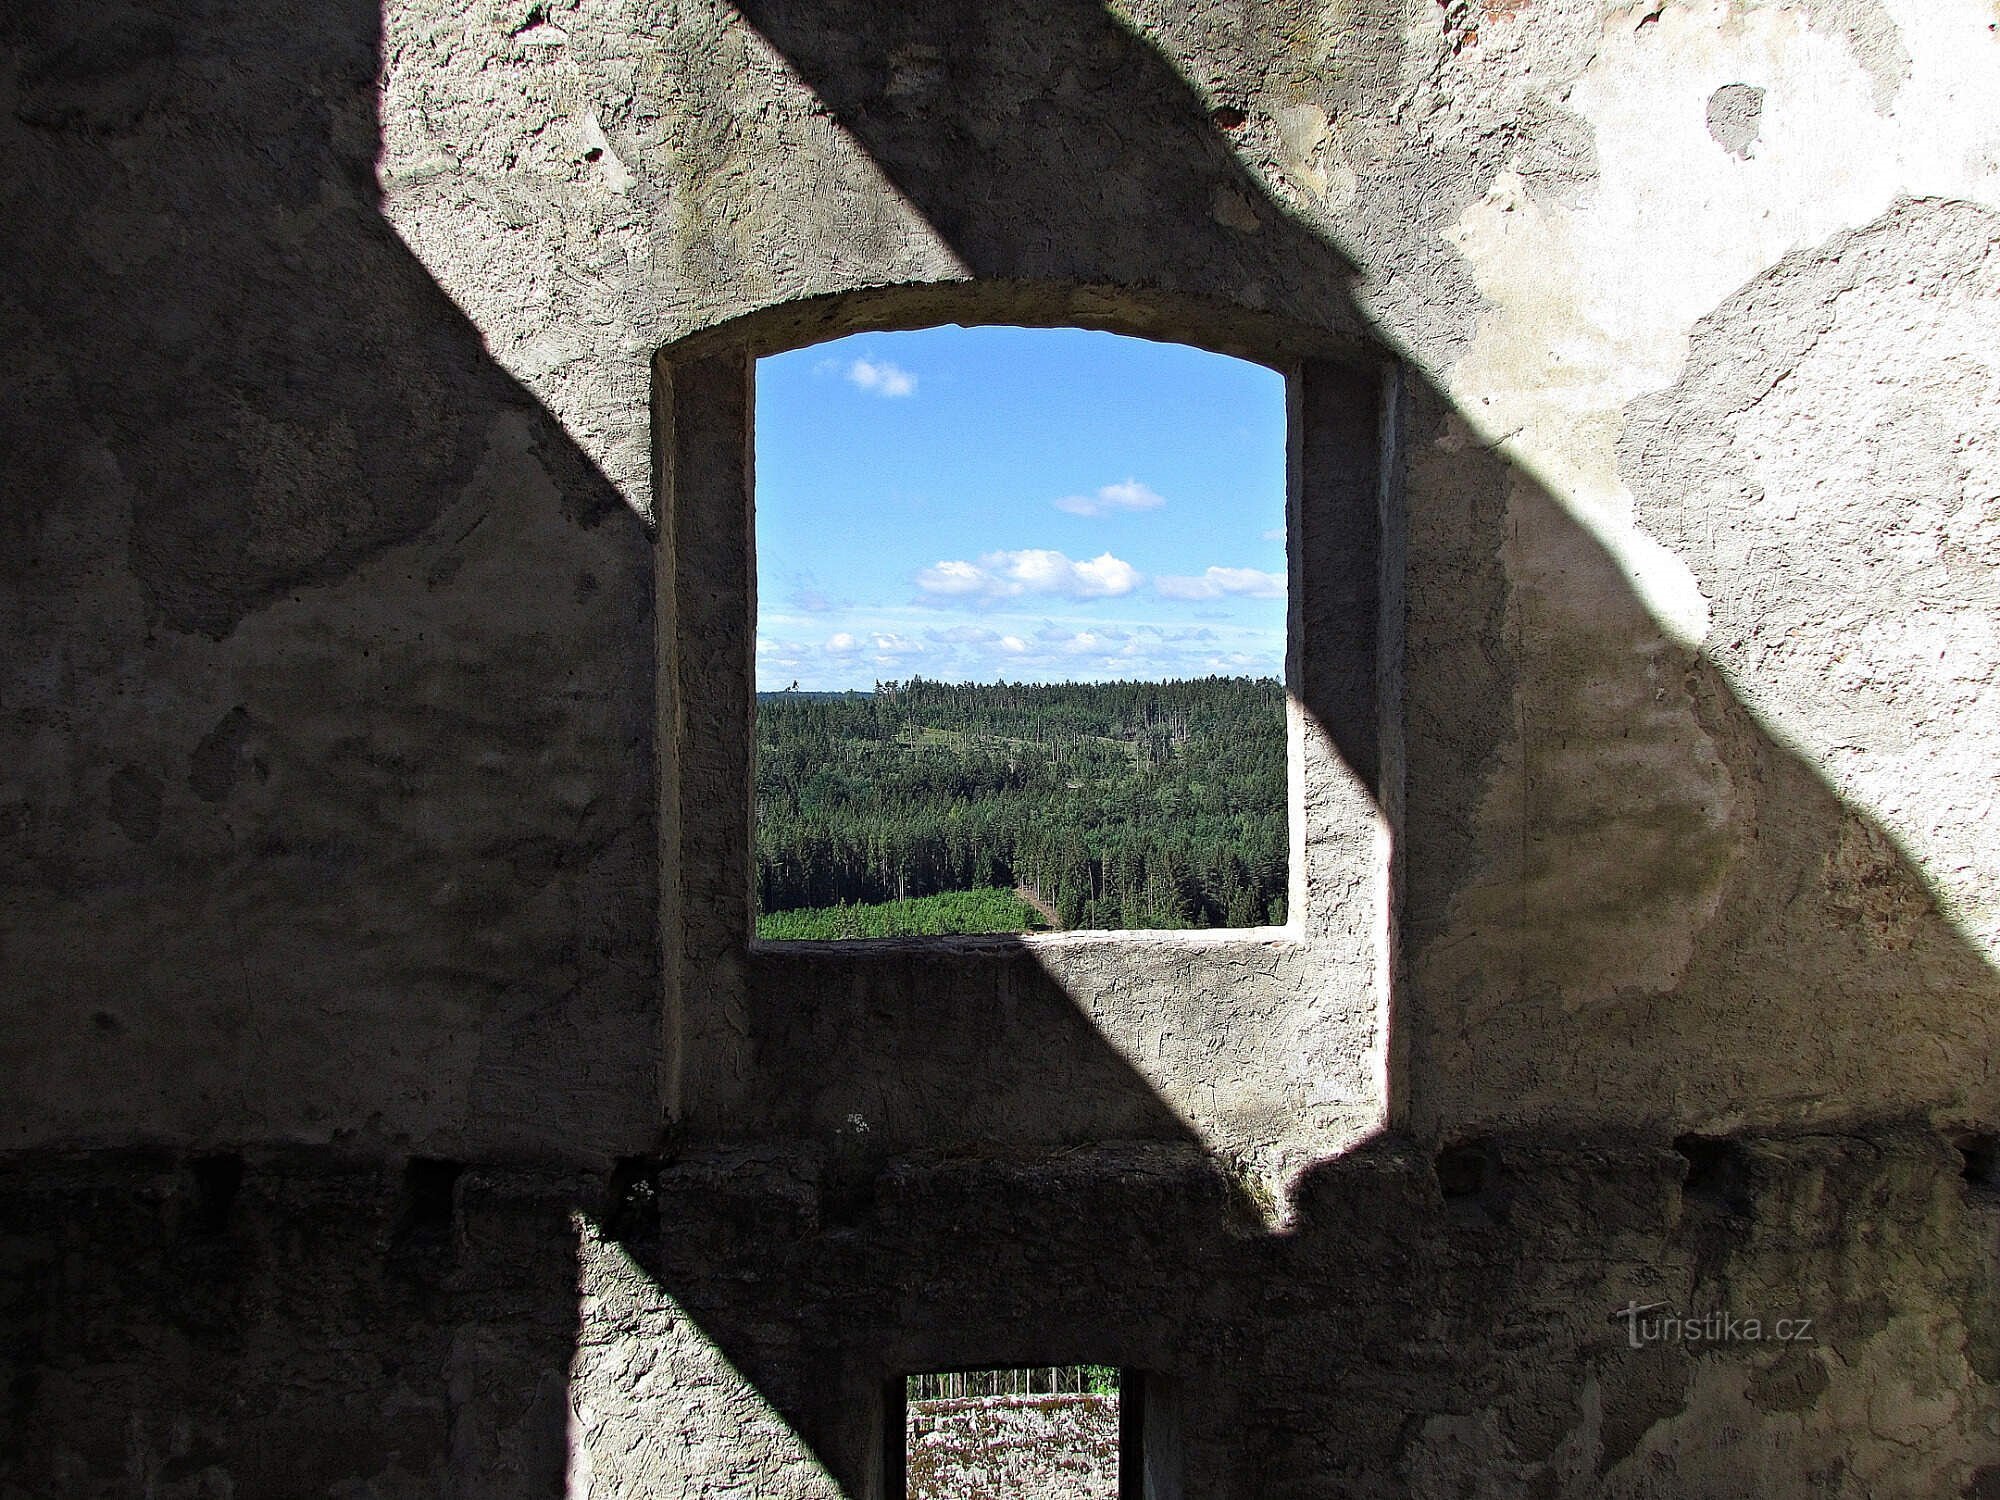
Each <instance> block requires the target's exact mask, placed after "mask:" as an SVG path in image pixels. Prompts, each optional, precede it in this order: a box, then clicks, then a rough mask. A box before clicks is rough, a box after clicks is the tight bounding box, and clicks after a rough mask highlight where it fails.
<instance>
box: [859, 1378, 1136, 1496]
mask: <svg viewBox="0 0 2000 1500" xmlns="http://www.w3.org/2000/svg"><path fill="white" fill-rule="evenodd" d="M1136 1384H1137V1382H1136V1376H1135V1374H1134V1372H1132V1371H1122V1370H1118V1369H1116V1368H1114V1367H1112V1366H1110V1365H1041V1366H1035V1367H1032V1368H1009V1369H985V1370H946V1371H940V1372H935V1373H931V1374H924V1375H909V1376H905V1377H903V1378H902V1379H900V1380H897V1381H894V1382H892V1383H891V1386H890V1389H889V1391H888V1392H887V1395H888V1398H889V1399H888V1401H887V1403H886V1405H887V1407H888V1412H887V1415H888V1416H889V1419H890V1420H889V1428H890V1430H889V1431H888V1432H886V1433H885V1434H884V1438H885V1439H886V1443H887V1447H888V1450H889V1451H888V1459H889V1462H888V1464H887V1470H888V1478H889V1483H888V1484H886V1485H885V1486H884V1487H883V1488H884V1500H1043V1497H1047V1500H1059V1497H1060V1500H1120V1497H1123V1496H1136V1495H1138V1494H1140V1493H1141V1491H1140V1490H1139V1489H1137V1488H1134V1487H1133V1484H1134V1481H1135V1479H1136V1477H1137V1471H1138V1464H1139V1460H1138V1436H1139V1435H1138V1432H1137V1428H1136V1424H1135V1422H1134V1420H1133V1419H1134V1417H1135V1416H1136V1415H1137V1409H1136V1407H1134V1406H1131V1405H1130V1404H1129V1403H1130V1402H1131V1398H1132V1397H1133V1396H1134V1394H1135V1393H1136Z"/></svg>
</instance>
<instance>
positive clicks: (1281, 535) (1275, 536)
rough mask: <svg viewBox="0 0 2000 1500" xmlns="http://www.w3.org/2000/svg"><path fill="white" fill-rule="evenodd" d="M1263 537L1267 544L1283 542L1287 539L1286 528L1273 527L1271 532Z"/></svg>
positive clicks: (1265, 533)
mask: <svg viewBox="0 0 2000 1500" xmlns="http://www.w3.org/2000/svg"><path fill="white" fill-rule="evenodd" d="M1263 537H1264V540H1265V541H1267V542H1282V541H1283V540H1284V539H1285V528H1284V527H1282V526H1273V527H1272V528H1271V529H1270V530H1269V531H1266V532H1264V533H1263Z"/></svg>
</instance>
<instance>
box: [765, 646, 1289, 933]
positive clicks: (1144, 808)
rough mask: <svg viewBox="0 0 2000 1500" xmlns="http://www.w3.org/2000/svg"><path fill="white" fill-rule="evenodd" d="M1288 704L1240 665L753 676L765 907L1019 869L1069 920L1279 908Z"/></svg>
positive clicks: (1243, 922) (987, 878)
mask: <svg viewBox="0 0 2000 1500" xmlns="http://www.w3.org/2000/svg"><path fill="white" fill-rule="evenodd" d="M1284 702H1285V698H1284V689H1283V688H1282V687H1281V686H1280V685H1279V684H1278V683H1276V682H1274V681H1271V680H1270V679H1252V678H1241V677H1210V678H1202V679H1199V680H1195V681H1184V682H1183V681H1175V682H1112V683H1057V684H1050V685H1043V686H1010V685H1008V684H1005V683H1001V684H994V685H975V684H950V683H942V682H928V681H925V680H923V679H921V678H912V679H911V680H910V681H908V682H885V683H882V684H880V685H878V686H877V688H876V690H875V692H874V693H873V694H855V695H842V696H834V695H813V694H791V693H766V694H760V695H759V699H758V704H757V850H756V854H757V870H756V876H757V879H756V894H757V900H758V909H759V911H760V912H764V913H775V912H790V911H798V910H801V909H807V908H824V907H833V906H837V905H857V904H866V903H880V902H889V901H899V900H904V899H908V898H913V897H928V896H933V895H936V894H938V893H941V892H948V891H975V890H985V889H993V888H999V889H1002V890H1005V889H1008V888H1014V887H1020V888H1022V889H1023V890H1024V892H1025V893H1027V894H1028V895H1029V896H1030V897H1031V898H1032V899H1038V900H1039V901H1040V902H1042V903H1044V904H1045V905H1046V906H1047V907H1049V908H1050V909H1052V911H1053V913H1054V914H1055V916H1056V917H1057V918H1058V919H1059V921H1060V924H1061V925H1062V926H1064V927H1085V928H1130V927H1252V926H1258V925H1261V924H1264V923H1267V922H1270V923H1277V922H1282V921H1284V919H1285V888H1286V879H1287V868H1286V866H1287V858H1286V855H1287V847H1288V841H1287V834H1286V822H1285V716H1284ZM787 930H790V929H789V928H787ZM767 935H774V936H775V935H777V933H776V931H775V930H772V931H768V932H767Z"/></svg>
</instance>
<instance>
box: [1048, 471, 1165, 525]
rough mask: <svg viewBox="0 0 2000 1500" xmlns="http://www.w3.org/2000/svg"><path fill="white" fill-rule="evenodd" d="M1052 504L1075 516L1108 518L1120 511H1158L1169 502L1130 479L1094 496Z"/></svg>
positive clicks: (1103, 488)
mask: <svg viewBox="0 0 2000 1500" xmlns="http://www.w3.org/2000/svg"><path fill="white" fill-rule="evenodd" d="M1052 503H1053V504H1054V506H1055V508H1056V509H1057V510H1066V511H1068V512H1069V513H1070V514H1071V515H1073V516H1108V515H1110V514H1111V513H1112V512H1113V511H1120V510H1158V509H1159V508H1160V507H1161V506H1162V505H1165V504H1166V503H1167V502H1166V500H1165V499H1164V498H1163V497H1162V496H1161V495H1160V494H1159V493H1158V492H1157V491H1155V490H1153V489H1152V488H1151V487H1150V486H1147V485H1143V484H1141V483H1139V481H1138V480H1136V479H1128V480H1126V481H1125V482H1124V483H1123V484H1107V485H1105V486H1103V487H1102V488H1100V489H1099V490H1098V492H1097V493H1096V494H1094V495H1064V496H1063V497H1062V499H1060V500H1057V501H1054V502H1052Z"/></svg>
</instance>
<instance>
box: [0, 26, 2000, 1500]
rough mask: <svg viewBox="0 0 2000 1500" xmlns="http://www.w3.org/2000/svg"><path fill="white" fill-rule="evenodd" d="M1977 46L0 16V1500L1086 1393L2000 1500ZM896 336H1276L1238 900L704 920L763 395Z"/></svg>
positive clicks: (1989, 150)
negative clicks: (950, 929) (1282, 909)
mask: <svg viewBox="0 0 2000 1500" xmlns="http://www.w3.org/2000/svg"><path fill="white" fill-rule="evenodd" d="M1996 68H2000V10H1996V8H1995V6H1994V5H1993V4H1992V3H1991V0H1638V3H1631V4H1618V3H1606V0H1487V3H1483V4H1481V3H1471V0H1446V3H1439V0H1267V3H1256V0H1235V3H1229V0H1192V3H1190V0H1175V3H1167V0H1159V3H1154V0H1129V3H1128V0H1042V3H1038V4H1034V5H1027V4H1020V3H1012V0H1009V3H990V0H989V3H971V0H935V3H932V4H929V5H924V6H883V5H874V4H869V3H864V0H537V3H530V0H388V3H386V4H384V3H382V0H313V3H306V0H106V3H103V4H99V5H89V6H81V5H77V6H69V5H54V6H39V7H36V6H16V7H12V8H10V9H8V11H7V12H6V14H5V15H4V16H0V160H4V161H5V162H6V164H7V165H6V170H5V172H4V173H0V267H4V272H5V274H4V276H0V338H4V341H5V346H6V358H5V359H4V361H0V476H4V502H0V528H4V529H3V530H0V579H3V580H4V585H0V589H3V591H0V607H3V608H4V611H5V622H6V625H5V628H6V641H5V650H4V651H0V736H4V741H0V1005H4V1007H5V1012H4V1023H0V1068H4V1074H0V1100H4V1106H0V1132H3V1133H4V1134H0V1361H4V1363H5V1374H6V1384H5V1396H4V1402H5V1414H4V1417H0V1496H4V1497H5V1500H30V1497H32V1500H44V1497H50V1500H69V1497H86V1496H87V1497H107V1500H108V1497H127V1496H130V1497H135V1500H136V1497H141V1496H144V1497H149V1500H150V1497H157V1500H249V1497H257V1496H287V1497H289V1496H302V1495H311V1496H324V1497H328V1500H402V1497H416V1496H433V1495H450V1496H464V1497H473V1496H478V1497H482V1500H485V1497H512V1496H522V1497H526V1496H551V1495H559V1494H560V1495H568V1496H571V1497H576V1500H583V1497H592V1500H610V1497H635V1500H636V1497H646V1500H654V1497H676V1496H689V1497H692V1496H697V1495H710V1496H720V1495H744V1496H750V1495H756V1496H781V1497H805V1496H832V1495H847V1496H854V1497H866V1496H873V1495H876V1494H878V1493H879V1492H880V1490H881V1488H882V1479H883V1475H884V1473H885V1471H886V1467H885V1457H886V1455H885V1453H884V1451H883V1450H884V1442H885V1437H884V1427H885V1423H884V1420H883V1416H884V1391H885V1389H887V1383H888V1382H890V1381H892V1380H894V1379H895V1378H897V1377H899V1376H900V1375H902V1374H904V1373H907V1372H910V1371H916V1370H927V1369H943V1368H954V1367H969V1366H986V1365H998V1364H1010V1363H1020V1364H1035V1365H1041V1364H1056V1363H1070V1362H1084V1361H1087V1362H1091V1363H1101V1364H1111V1365H1116V1366H1119V1367H1121V1368H1124V1369H1127V1370H1130V1371H1134V1372H1140V1373H1141V1375H1142V1377H1143V1380H1144V1383H1145V1389H1146V1391H1147V1392H1148V1395H1147V1403H1148V1410H1147V1422H1146V1440H1145V1445H1144V1446H1145V1451H1144V1452H1143V1453H1141V1454H1137V1455H1128V1458H1130V1459H1131V1461H1132V1462H1133V1463H1135V1464H1137V1465H1138V1466H1139V1467H1140V1468H1142V1469H1143V1471H1144V1477H1145V1486H1146V1489H1147V1493H1149V1494H1152V1495H1154V1496H1156V1497H1170V1496H1172V1497H1178V1496H1187V1497H1196V1496H1199V1497H1246V1500H1247V1497H1271V1496H1287V1497H1306V1496H1326V1497H1332V1496H1336V1495H1338V1496H1409V1497H1415V1500H1433V1497H1439V1500H1441V1497H1447V1496H1454V1497H1455V1496H1465V1495H1480V1496H1498V1497H1519V1500H1529V1497H1558V1496H1561V1497H1583V1496H1589V1497H1632V1500H1637V1497H1660V1500H1665V1497H1677V1496H1714V1497H1734V1496H1741V1495H1752V1494H1754V1495H1759V1496H1772V1497H1787V1496H1805V1495H1813V1496H1826V1495H1836V1496H1847V1497H1857V1500H1858V1497H1863V1496H1867V1497H1905V1496H1907V1497H1937V1496H1954V1497H1965V1500H1994V1497H1996V1496H2000V1287H1996V1274H1997V1273H2000V1265H1996V1260H2000V1181H1997V1180H1996V1133H2000V1072H1996V1069H1995V1065H1994V1057H1995V1042H1996V1035H1995V1032H1996V1017H2000V971H1996V964H2000V839H1996V838H1995V837H1994V836H1993V834H1992V831H1991V830H1992V828H1993V825H1994V819H1995V815H1996V812H2000V779H1996V778H2000V769H1996V768H2000V676H1996V671H2000V627H1996V623H1995V622H1996V620H2000V415H1996V414H2000V114H1996V112H1995V111H1994V110H1993V109H1992V107H1991V101H1992V82H1991V80H1992V79H1993V77H1994V76H1995V74H1996ZM943 321H961V322H1027V323H1049V324H1080V325H1083V326H1088V327H1101V328H1111V329H1115V330H1118V331H1122V332H1127V333H1135V334H1140V335H1144V336H1149V337H1156V338H1165V339H1171V340H1177V341H1180V342H1186V343H1192V344H1197V345H1200V346H1202V347H1205V348H1210V349H1215V350H1218V351H1220V352H1225V353H1231V354H1238V355H1242V356H1244V357H1249V358H1256V359H1261V360H1263V361H1265V362H1267V363H1269V364H1272V365H1274V366H1276V367H1277V368H1279V369H1281V370H1283V371H1284V372H1285V373H1286V374H1287V376H1288V378H1289V379H1290V381H1291V389H1292V392H1293V400H1292V441H1293V479H1292V495H1291V500H1290V504H1291V522H1292V554H1293V555H1292V568H1293V573H1292V581H1293V589H1292V599H1293V614H1294V641H1293V655H1292V663H1291V668H1290V677H1291V687H1292V690H1293V694H1294V708H1293V723H1292V730H1291V732H1292V736H1293V758H1294V798H1295V806H1294V809H1293V819H1294V830H1295V831H1294V839H1295V848H1294V854H1295V858H1294V860H1293V864H1294V868H1295V871H1296V872H1297V879H1298V881H1299V882H1300V884H1299V886H1298V890H1299V892H1300V895H1301V898H1302V899H1300V900H1298V901H1295V902H1294V908H1295V910H1296V912H1297V915H1296V918H1295V921H1294V923H1293V925H1292V927H1291V928H1288V929H1286V930H1284V931H1282V932H1271V931H1263V932H1258V933H1251V934H1240V935H1234V936H1231V935H1212V934H1211V935H1188V936H1183V937H1169V938H1153V939H1149V940H1146V941H1141V940H1139V939H1138V938H1136V937H1134V938H1127V937H1120V936H1116V935H1063V936H1059V937H1053V938H1048V939H1037V940H1032V941H1026V942H1008V943H998V944H980V943H971V942H966V943H945V944H937V945H933V946H928V947H925V946H909V945H893V944H892V945H888V946H886V947H884V948H881V949H877V950H870V951H866V952H858V953H857V952H855V951H852V950H848V951H839V952H833V951H821V950H810V949H801V950H792V951H782V950H761V949H753V948H752V947H751V946H750V945H749V942H748V927H747V925H746V923H745V921H744V911H745V897H744V893H743V887H742V884H741V882H739V881H738V880H737V879H736V875H735V872H736V871H737V870H739V869H740V867H741V863H742V860H743V858H744V843H743V836H744V831H745V828H746V826H747V823H746V819H747V793H746V791H745V784H744V779H743V778H744V776H745V774H746V768H747V743H748V739H747V737H748V722H747V717H748V701H747V696H746V695H745V694H744V693H743V691H742V688H743V684H744V682H745V681H746V680H747V679H746V678H745V675H744V674H745V672H746V670H747V660H748V652H749V634H748V632H749V627H750V618H751V616H750V610H749V600H750V591H751V587H752V582H751V576H750V570H749V564H748V555H747V547H746V544H745V524H746V521H745V517H746V514H747V510H746V504H747V498H748V485H749V481H750V476H749V475H748V473H747V466H746V463H745V453H746V451H747V449H746V444H745V441H744V439H745V437H746V435H747V426H746V424H747V421H748V416H747V413H748V411H749V405H748V393H749V389H750V380H751V378H752V370H753V361H754V359H755V357H756V356H757V355H758V354H760V353H765V352H771V351H774V350H776V349H780V348H785V347H792V346H796V345H801V344H807V343H812V342H815V341H817V340H819V339H822V338H827V337H832V336H835V335H837V334H839V333H843V332H849V331H854V330H858V329H867V328H894V327H909V326H920V325H924V324H928V323H935V322H943ZM1753 1326H1754V1329H1755V1332H1754V1333H1753V1332H1751V1331H1750V1330H1751V1329H1752V1328H1753ZM1710 1330H1716V1332H1713V1333H1711V1332H1710Z"/></svg>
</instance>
